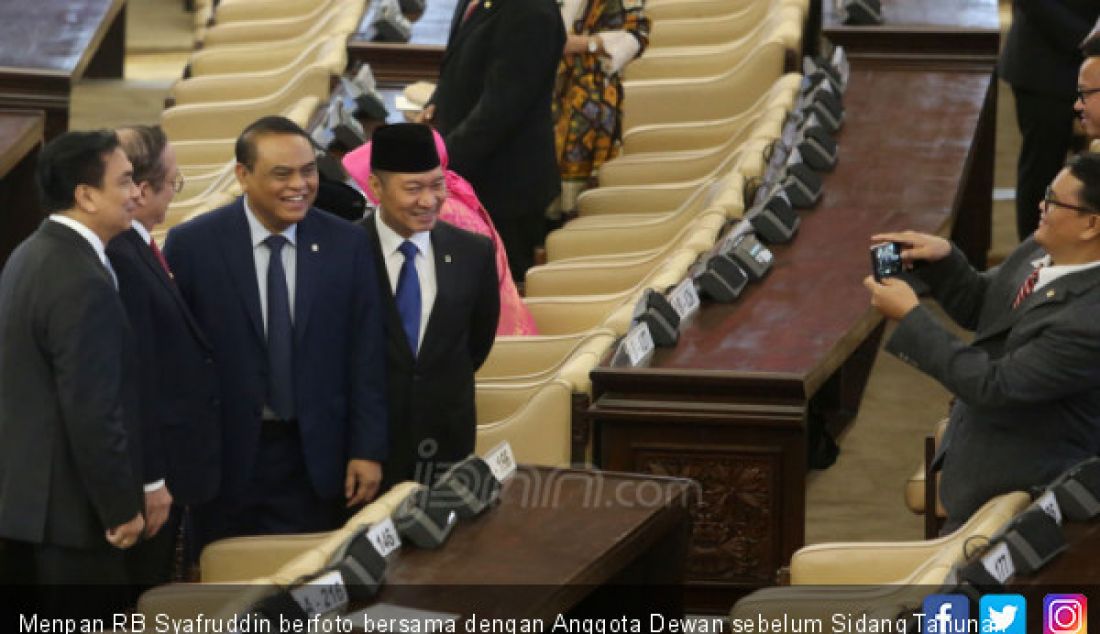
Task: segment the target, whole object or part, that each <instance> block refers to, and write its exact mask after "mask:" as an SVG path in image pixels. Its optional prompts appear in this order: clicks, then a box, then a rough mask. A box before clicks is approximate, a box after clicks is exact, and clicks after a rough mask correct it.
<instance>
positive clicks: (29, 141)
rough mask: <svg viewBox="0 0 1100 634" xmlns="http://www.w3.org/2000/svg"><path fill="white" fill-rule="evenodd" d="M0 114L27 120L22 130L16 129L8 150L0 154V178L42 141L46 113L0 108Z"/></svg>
mask: <svg viewBox="0 0 1100 634" xmlns="http://www.w3.org/2000/svg"><path fill="white" fill-rule="evenodd" d="M0 116H15V117H18V118H20V119H25V120H26V121H27V124H26V125H24V126H23V128H22V130H17V133H18V136H16V138H15V140H14V142H13V143H12V144H11V145H10V146H9V151H7V152H4V153H3V154H0V178H4V177H5V176H7V175H8V172H10V171H11V170H12V168H13V167H15V166H16V164H18V163H19V161H21V160H23V158H24V157H26V156H27V154H29V153H30V151H31V149H32V148H34V146H35V145H37V144H39V143H42V140H43V136H44V135H45V131H46V113H45V112H43V111H41V110H14V109H0Z"/></svg>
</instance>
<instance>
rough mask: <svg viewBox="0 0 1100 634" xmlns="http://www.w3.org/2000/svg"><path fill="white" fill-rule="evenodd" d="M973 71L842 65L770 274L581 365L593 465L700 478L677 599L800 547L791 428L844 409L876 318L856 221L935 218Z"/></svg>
mask: <svg viewBox="0 0 1100 634" xmlns="http://www.w3.org/2000/svg"><path fill="white" fill-rule="evenodd" d="M990 82H991V77H990V76H989V74H988V73H972V72H912V71H903V70H864V69H861V68H860V67H859V66H858V64H857V65H854V67H853V71H852V76H851V81H850V85H849V88H848V93H847V95H846V96H845V105H846V106H847V109H848V113H849V115H848V118H847V122H846V123H845V127H844V128H843V129H842V130H841V132H840V133H839V135H838V137H837V138H838V142H839V145H840V162H839V164H838V166H837V168H836V170H835V172H833V173H832V174H829V175H828V176H827V177H826V178H825V181H824V182H825V186H824V196H823V198H822V200H821V201H820V203H819V205H818V207H817V208H816V209H814V210H811V211H809V212H805V213H803V214H802V226H801V229H800V230H799V233H798V235H796V237H795V239H794V241H793V243H791V244H790V245H787V246H778V247H775V248H774V249H773V252H774V253H775V264H774V268H773V270H772V271H771V273H770V274H769V276H768V277H767V278H765V279H764V281H763V283H761V284H756V285H752V286H750V287H749V288H748V289H747V290H746V292H745V294H744V295H743V296H742V297H741V298H740V299H739V300H738V301H737V302H735V303H733V304H729V305H716V304H710V305H705V306H704V307H703V309H702V310H701V311H700V312H699V313H698V314H697V315H696V316H695V317H694V318H692V319H691V320H690V321H688V322H687V323H686V324H685V328H684V331H683V333H682V335H681V338H680V342H679V344H678V345H677V346H676V347H675V348H670V349H662V350H658V352H657V354H656V355H655V357H654V360H653V362H652V364H651V366H650V367H649V368H641V369H618V368H610V367H607V366H601V367H598V368H596V369H595V370H594V371H593V373H592V378H593V390H594V393H595V399H594V402H593V405H592V407H591V408H590V410H589V413H590V415H591V421H592V423H593V425H594V428H595V434H596V442H597V447H596V452H597V453H596V455H597V457H598V461H599V464H600V465H602V466H603V467H604V468H607V469H614V470H621V471H635V472H643V473H657V474H662V475H674V476H683V477H690V478H694V479H696V480H699V481H700V482H701V483H702V484H703V492H704V493H703V498H702V500H701V503H700V504H699V506H698V508H697V509H696V515H695V532H694V539H693V543H692V549H691V556H690V559H689V563H688V581H689V585H690V586H691V590H692V593H691V594H690V595H689V598H688V600H689V606H690V608H691V609H693V610H708V611H709V610H714V611H724V610H727V609H728V608H729V606H730V605H732V604H733V600H734V598H735V597H736V596H739V595H741V594H744V593H745V592H746V591H749V590H752V589H754V588H758V587H762V586H767V585H772V584H773V582H774V577H775V572H776V570H777V569H778V568H779V567H780V566H782V565H785V564H786V563H787V561H789V559H790V556H791V554H792V553H793V552H794V551H795V550H796V549H797V548H798V547H800V546H802V545H803V539H804V532H803V529H804V522H805V479H806V473H807V467H806V464H807V462H806V456H807V429H808V428H809V427H810V426H811V425H816V424H824V425H829V426H833V427H835V426H836V425H838V424H842V423H844V422H846V421H847V420H849V419H850V418H851V417H852V416H853V415H854V412H855V411H856V409H857V408H858V405H859V400H860V397H861V395H862V391H863V387H864V385H865V383H866V379H867V374H868V372H869V369H870V364H871V363H872V361H873V360H874V356H875V354H876V351H877V347H878V340H879V336H880V333H881V324H882V319H881V317H879V316H878V314H877V313H876V312H874V311H873V310H872V309H871V308H870V304H869V298H868V294H867V291H866V290H865V289H864V288H863V286H862V280H863V278H864V276H866V275H867V274H868V273H869V272H870V271H869V266H870V265H869V260H868V251H867V250H868V246H869V237H870V236H871V234H873V233H876V232H880V231H886V230H897V229H907V228H908V229H916V230H921V231H928V232H937V231H940V232H945V233H946V232H947V231H948V230H950V227H951V219H952V217H953V216H954V215H956V214H958V213H959V211H960V210H961V209H962V208H963V206H964V205H965V204H966V201H967V200H969V197H970V196H973V195H975V194H973V193H969V192H968V188H969V187H971V186H972V184H973V180H972V179H971V178H969V172H970V171H971V170H972V169H973V167H974V165H975V159H974V156H973V147H974V140H975V136H976V135H977V134H978V131H979V130H980V128H981V123H982V117H983V116H984V111H983V108H982V106H983V104H984V103H985V100H986V98H987V95H988V94H989V85H990ZM985 195H986V196H988V195H989V191H988V190H986V192H985Z"/></svg>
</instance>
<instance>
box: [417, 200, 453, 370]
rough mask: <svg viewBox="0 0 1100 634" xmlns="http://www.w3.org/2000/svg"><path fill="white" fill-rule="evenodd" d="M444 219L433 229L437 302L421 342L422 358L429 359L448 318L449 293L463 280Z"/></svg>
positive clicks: (429, 315) (433, 306)
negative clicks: (443, 321)
mask: <svg viewBox="0 0 1100 634" xmlns="http://www.w3.org/2000/svg"><path fill="white" fill-rule="evenodd" d="M442 225H443V221H442V220H437V221H436V223H435V228H434V229H432V232H431V239H432V255H433V259H434V261H435V302H434V303H433V304H432V310H431V312H430V313H428V324H427V326H425V327H424V340H423V341H421V343H420V359H427V358H428V356H429V355H430V354H431V353H432V352H433V351H434V350H435V349H436V346H435V345H434V344H435V343H436V339H438V338H439V337H440V335H439V329H440V328H441V326H440V325H439V322H440V320H442V319H446V318H447V316H446V315H445V314H444V313H445V312H446V309H445V308H441V306H446V305H448V304H449V302H448V301H447V294H448V293H449V292H450V291H451V290H452V289H454V288H456V286H455V285H456V284H458V283H460V282H461V280H458V279H455V266H454V264H453V262H454V254H453V253H452V252H451V251H452V249H451V246H452V244H451V241H450V240H449V236H448V235H447V230H446V228H445V227H443V226H442Z"/></svg>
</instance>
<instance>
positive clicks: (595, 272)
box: [525, 248, 698, 297]
mask: <svg viewBox="0 0 1100 634" xmlns="http://www.w3.org/2000/svg"><path fill="white" fill-rule="evenodd" d="M696 257H698V252H697V251H695V250H694V249H690V248H686V249H677V250H675V251H673V252H671V253H667V254H664V255H662V256H660V257H649V258H636V259H630V260H623V261H619V262H609V263H600V264H592V263H583V262H582V263H577V262H570V263H564V264H563V263H561V262H555V263H554V264H551V265H544V266H536V267H532V268H530V269H528V270H527V276H526V285H525V290H526V296H527V297H553V296H555V295H600V294H607V293H619V292H622V291H625V290H628V289H631V288H634V287H635V286H637V285H638V284H640V283H642V282H643V281H644V280H645V278H646V276H648V275H649V274H650V273H652V272H653V271H654V270H656V269H657V268H658V267H660V266H661V265H662V264H663V263H664V262H666V261H667V260H669V259H671V258H677V259H679V258H685V259H687V260H688V261H689V264H690V263H691V262H693V261H694V260H695V259H696Z"/></svg>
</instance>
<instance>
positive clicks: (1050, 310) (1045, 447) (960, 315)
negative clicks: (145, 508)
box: [887, 239, 1100, 523]
mask: <svg viewBox="0 0 1100 634" xmlns="http://www.w3.org/2000/svg"><path fill="white" fill-rule="evenodd" d="M1043 255H1045V253H1044V252H1043V250H1042V249H1041V248H1040V247H1039V246H1038V245H1037V244H1036V243H1035V241H1034V240H1031V239H1029V240H1027V241H1026V242H1024V243H1023V244H1021V245H1020V246H1019V247H1017V249H1016V250H1015V251H1014V252H1013V253H1012V255H1011V256H1009V258H1008V259H1007V260H1005V262H1004V264H1003V265H1001V266H1000V267H998V268H997V269H994V270H991V271H989V272H986V273H978V272H976V271H974V269H972V268H971V267H970V265H969V264H967V261H966V258H965V256H963V254H962V253H961V252H960V251H958V250H957V249H956V250H955V251H954V252H953V253H952V255H951V256H950V257H948V258H947V259H945V260H942V261H940V262H936V263H934V264H931V265H927V266H925V267H924V268H923V269H918V271H920V273H919V274H920V277H921V278H923V279H924V280H925V281H926V282H927V283H928V284H929V286H930V287H931V289H932V291H933V293H934V295H935V297H936V299H937V300H938V301H939V303H940V305H942V306H943V307H944V309H945V310H946V311H947V313H948V314H949V315H950V316H951V318H952V319H954V320H955V321H956V322H958V323H959V324H960V325H961V326H963V327H964V328H968V329H972V330H974V331H975V337H974V341H973V343H971V344H970V345H967V344H966V343H964V342H963V341H961V340H959V339H958V338H957V337H956V336H954V335H953V334H952V333H950V332H948V331H947V330H945V329H944V328H943V327H942V326H941V325H940V324H939V323H938V322H937V321H936V320H935V319H934V318H933V316H932V315H931V313H930V312H929V311H928V309H926V308H924V307H918V308H916V309H914V310H913V311H911V312H910V313H909V314H908V315H906V317H905V318H904V319H902V320H901V322H900V323H899V324H898V328H897V330H896V331H895V332H894V334H893V336H892V337H891V339H890V341H889V342H888V343H887V350H889V351H890V352H892V353H894V354H896V355H898V357H900V358H901V359H902V360H903V361H906V362H908V363H910V364H912V365H914V366H916V367H917V368H918V369H920V370H921V371H922V372H924V373H926V374H928V375H929V376H931V377H933V378H935V379H936V380H938V381H939V382H940V383H942V384H943V385H944V387H946V388H947V389H949V390H951V392H952V393H953V394H955V396H956V397H957V400H956V402H955V406H954V408H953V409H952V411H951V420H950V423H949V426H948V430H947V434H946V436H945V438H944V441H943V448H944V462H943V479H942V486H941V489H940V497H941V499H942V500H943V504H944V508H945V509H946V510H947V514H948V518H949V520H950V521H951V522H953V523H957V522H962V521H964V520H966V518H968V517H969V516H970V515H971V514H972V513H973V512H974V511H975V510H976V509H977V508H978V507H979V506H981V505H982V504H983V503H984V502H986V501H988V500H989V499H990V498H992V497H994V496H996V495H999V494H1001V493H1006V492H1009V491H1015V490H1022V489H1027V488H1028V487H1031V486H1036V485H1041V484H1044V483H1046V482H1048V481H1050V480H1052V479H1053V478H1054V477H1055V476H1057V475H1058V474H1059V473H1061V472H1062V471H1064V470H1065V469H1066V468H1068V467H1070V466H1072V465H1073V464H1075V463H1077V462H1080V461H1081V460H1084V459H1085V458H1088V457H1090V456H1095V455H1097V453H1100V318H1098V315H1100V269H1090V270H1086V271H1080V272H1077V273H1072V274H1070V275H1066V276H1063V277H1060V278H1058V279H1056V280H1054V281H1053V282H1051V283H1050V284H1048V285H1046V286H1043V287H1042V288H1040V289H1039V290H1037V291H1035V292H1034V293H1032V294H1031V295H1030V296H1029V297H1028V298H1027V299H1026V300H1024V302H1023V303H1021V304H1020V306H1019V307H1018V308H1016V309H1015V310H1012V308H1011V306H1012V302H1013V300H1014V299H1015V297H1016V293H1017V291H1018V290H1019V287H1020V284H1021V283H1023V281H1024V280H1025V279H1026V278H1027V276H1028V274H1029V273H1030V272H1031V271H1032V266H1031V262H1032V261H1033V260H1036V259H1038V258H1040V257H1042V256H1043Z"/></svg>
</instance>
